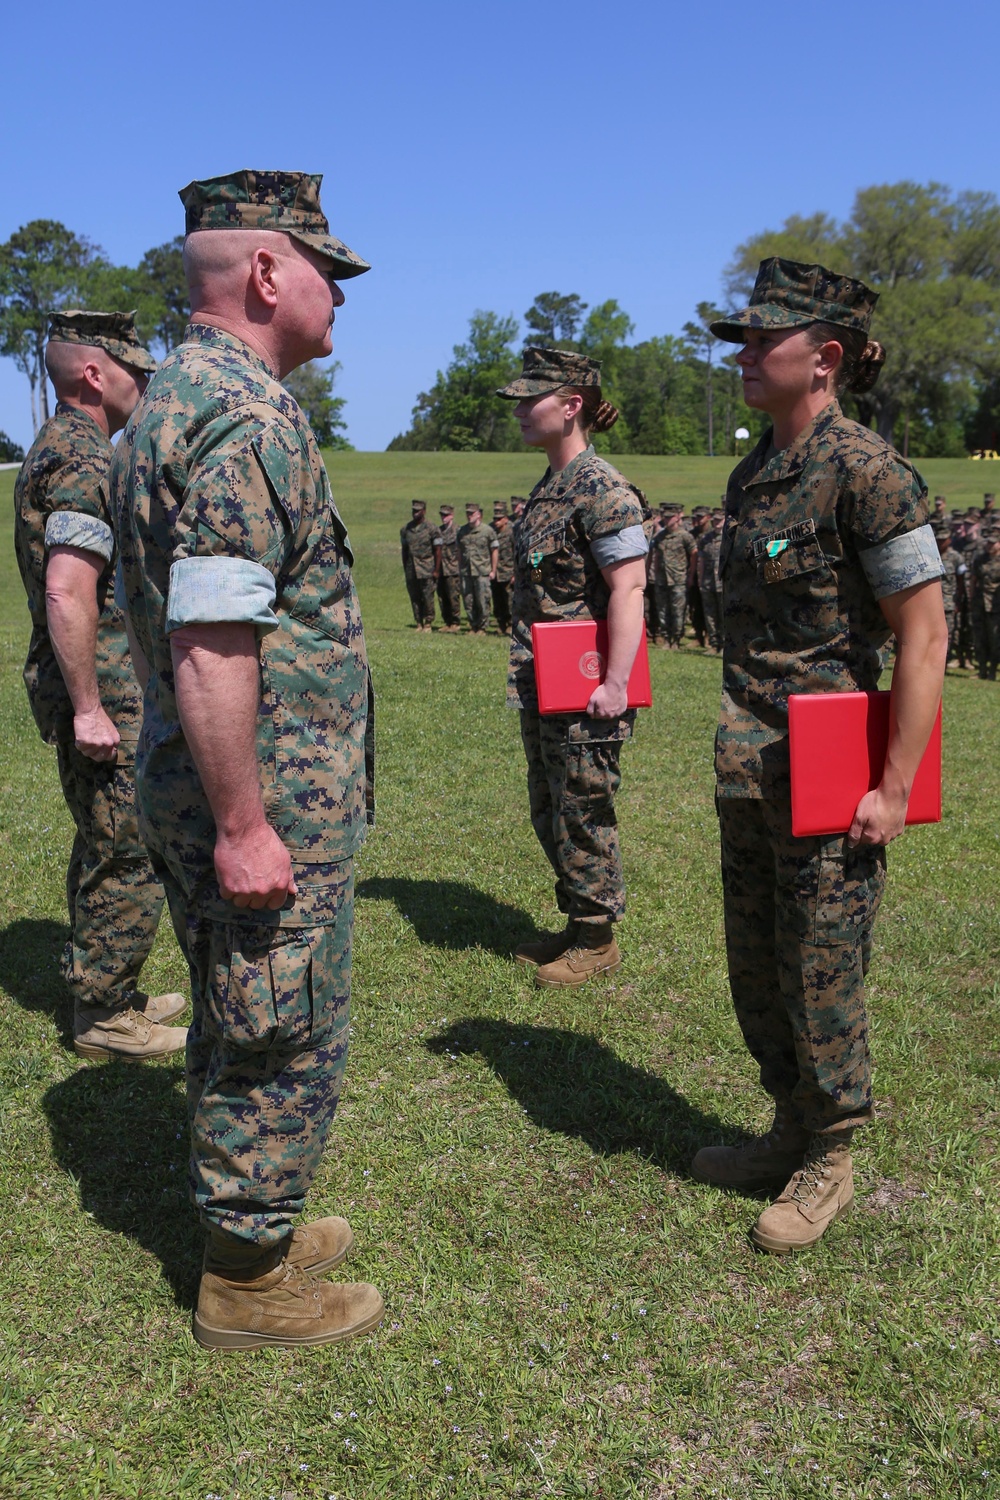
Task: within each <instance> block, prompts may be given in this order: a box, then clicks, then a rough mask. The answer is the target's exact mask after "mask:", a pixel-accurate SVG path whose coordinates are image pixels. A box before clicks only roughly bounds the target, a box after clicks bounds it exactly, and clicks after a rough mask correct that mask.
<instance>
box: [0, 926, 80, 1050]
mask: <svg viewBox="0 0 1000 1500" xmlns="http://www.w3.org/2000/svg"><path fill="white" fill-rule="evenodd" d="M68 941H69V926H68V924H67V923H65V922H53V921H52V920H51V918H49V917H18V918H17V920H16V921H14V922H11V924H10V926H9V927H5V928H3V930H2V931H0V984H2V985H3V987H4V989H5V990H6V991H7V993H8V995H10V997H11V999H12V1000H16V1001H17V1003H18V1005H20V1006H21V1007H22V1009H24V1010H33V1011H38V1012H40V1013H41V1014H42V1015H46V1016H51V1018H52V1020H53V1021H54V1022H55V1024H56V1025H57V1026H58V1028H59V1030H60V1032H61V1033H62V1037H63V1040H64V1041H67V1040H68V1041H70V1042H72V1040H73V1000H72V997H71V996H70V992H69V987H68V985H67V984H66V982H65V980H64V979H63V977H62V975H61V973H60V972H59V959H60V956H61V954H62V951H63V949H64V948H65V946H66V944H67V942H68Z"/></svg>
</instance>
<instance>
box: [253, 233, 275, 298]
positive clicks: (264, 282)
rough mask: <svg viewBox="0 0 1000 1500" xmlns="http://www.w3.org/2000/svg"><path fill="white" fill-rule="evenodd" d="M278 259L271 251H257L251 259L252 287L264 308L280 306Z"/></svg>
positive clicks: (261, 249)
mask: <svg viewBox="0 0 1000 1500" xmlns="http://www.w3.org/2000/svg"><path fill="white" fill-rule="evenodd" d="M277 269H278V257H277V256H276V255H274V254H272V252H271V251H270V250H266V249H263V248H260V249H257V250H255V251H254V252H253V255H252V256H251V257H250V285H251V286H252V288H253V291H254V294H255V295H256V297H257V298H258V299H259V301H260V302H261V303H262V304H263V306H264V307H272V308H273V307H277V305H278V278H277Z"/></svg>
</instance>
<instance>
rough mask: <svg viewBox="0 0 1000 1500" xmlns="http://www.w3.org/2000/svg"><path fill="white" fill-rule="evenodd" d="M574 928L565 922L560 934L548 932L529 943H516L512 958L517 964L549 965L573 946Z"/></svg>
mask: <svg viewBox="0 0 1000 1500" xmlns="http://www.w3.org/2000/svg"><path fill="white" fill-rule="evenodd" d="M574 931H575V926H574V924H573V923H572V922H567V923H566V926H565V928H564V929H563V931H562V932H548V933H546V935H545V936H544V937H542V938H535V939H534V941H533V942H530V943H518V945H517V947H516V948H515V949H514V957H515V958H516V959H517V961H518V963H519V964H536V965H537V964H550V963H553V962H554V961H555V960H556V959H557V958H561V957H562V955H563V954H564V953H565V952H566V949H567V948H571V947H572V946H573V933H574Z"/></svg>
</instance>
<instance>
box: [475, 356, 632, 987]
mask: <svg viewBox="0 0 1000 1500" xmlns="http://www.w3.org/2000/svg"><path fill="white" fill-rule="evenodd" d="M600 379H601V373H600V365H599V364H598V363H597V362H596V360H592V359H587V358H586V357H585V356H584V355H582V354H575V353H573V352H572V351H569V350H564V349H539V348H534V347H529V348H528V349H526V350H525V351H524V368H523V370H522V372H521V375H520V377H519V378H518V379H517V380H514V381H513V382H512V383H511V384H510V385H509V386H506V387H505V388H504V389H503V390H502V391H498V392H497V394H498V395H499V396H503V397H504V398H505V399H506V400H509V401H516V402H517V406H516V407H515V408H514V415H515V417H516V418H517V421H518V425H519V426H520V428H521V436H522V437H523V438H524V441H525V442H526V443H528V444H530V445H531V446H533V447H538V448H544V449H545V452H546V456H547V457H548V460H549V467H548V469H547V470H546V472H545V474H544V475H543V476H542V479H541V480H540V482H539V483H538V484H537V485H536V486H535V488H534V489H533V490H532V492H531V497H530V499H529V500H528V503H527V505H526V507H525V510H524V513H523V515H522V516H521V519H520V520H519V521H518V523H517V528H516V531H515V535H514V560H515V571H514V601H513V624H512V628H511V643H510V672H509V675H508V678H507V703H508V706H509V707H511V708H518V709H520V711H521V739H522V742H523V744H524V753H525V758H526V760H527V763H528V799H529V805H530V808H531V822H532V826H533V827H534V830H535V833H536V834H537V836H538V840H539V842H540V843H541V846H542V848H543V849H544V850H545V853H546V856H547V857H548V860H549V863H550V864H551V865H552V868H553V869H554V871H555V873H556V902H557V904H558V906H559V910H560V911H561V912H562V913H563V914H564V915H565V917H566V928H565V930H564V931H563V932H558V933H553V934H552V935H551V936H549V937H547V938H544V939H542V940H541V941H540V942H534V943H522V944H521V946H520V947H519V948H518V950H517V958H518V959H519V961H520V962H521V963H526V964H534V965H536V970H535V982H536V983H537V984H539V985H560V986H561V985H577V984H584V983H585V982H586V981H587V980H588V979H590V978H592V977H593V976H594V975H596V974H609V973H613V972H614V970H616V969H617V968H619V966H620V964H621V958H620V955H619V952H618V945H617V943H616V942H615V937H614V924H615V923H616V922H617V921H619V920H620V919H621V917H622V915H623V913H624V911H625V883H624V879H623V877H622V862H621V852H620V849H619V845H618V827H617V822H616V819H615V807H614V797H615V792H616V791H617V790H618V785H619V782H620V780H621V773H620V771H619V756H620V754H621V746H622V742H623V741H624V740H626V739H628V738H629V737H630V736H631V733H632V721H633V718H634V710H630V709H629V708H628V704H627V687H628V678H629V672H630V671H631V668H632V663H633V661H634V660H635V654H636V651H637V650H638V647H639V642H640V639H641V637H642V634H643V631H644V628H645V627H644V624H643V614H642V604H643V593H644V591H645V587H646V563H645V558H646V552H647V551H648V543H647V541H646V537H645V534H644V532H643V528H642V521H643V501H642V495H641V493H640V491H639V490H637V489H635V487H634V486H633V485H631V484H629V482H628V480H626V479H624V478H623V477H622V475H621V474H619V473H618V471H617V469H614V468H612V466H611V465H610V464H609V463H606V462H605V461H604V459H602V458H599V457H598V456H597V455H596V454H595V452H594V450H593V447H592V446H591V443H590V434H591V432H604V431H606V430H607V429H608V428H609V427H611V426H612V425H613V424H614V422H615V421H616V420H617V417H618V413H617V412H616V411H615V408H614V407H613V406H611V405H610V404H609V403H608V402H606V401H602V399H601V386H600ZM605 618H606V619H607V622H608V665H607V672H606V675H605V679H604V681H603V682H602V683H601V684H600V686H599V687H596V688H595V689H594V692H593V694H592V696H591V698H590V701H589V703H588V704H587V710H586V713H581V714H545V715H542V714H540V713H539V711H538V694H537V691H536V687H535V673H534V657H533V654H532V646H531V626H532V624H533V623H536V622H539V621H542V620H549V621H553V620H588V619H597V620H602V619H605Z"/></svg>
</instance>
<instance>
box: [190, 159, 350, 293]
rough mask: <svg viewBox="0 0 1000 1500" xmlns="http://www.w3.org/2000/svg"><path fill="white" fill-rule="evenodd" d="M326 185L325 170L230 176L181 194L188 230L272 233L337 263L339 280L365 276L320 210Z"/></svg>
mask: <svg viewBox="0 0 1000 1500" xmlns="http://www.w3.org/2000/svg"><path fill="white" fill-rule="evenodd" d="M322 181H323V176H322V173H320V172H231V173H230V174H229V176H228V177H206V178H205V180H204V181H203V182H189V183H188V185H187V187H186V188H181V190H180V192H179V193H178V195H177V196H178V197H179V198H180V200H181V202H182V203H183V205H184V232H185V234H192V233H194V231H195V230H201V229H272V230H276V231H277V232H278V233H279V234H290V235H291V236H292V238H293V239H296V240H301V242H302V244H303V245H308V246H309V247H310V249H312V250H318V251H319V253H320V255H325V256H326V257H327V259H328V260H332V261H333V264H334V266H335V268H336V270H335V273H334V274H335V276H336V278H337V280H338V281H345V280H346V279H347V278H348V277H349V276H360V275H361V274H362V272H363V271H370V270H371V266H370V265H369V264H368V262H367V261H366V260H362V259H361V256H360V255H355V253H354V251H353V250H349V249H348V248H347V246H346V245H345V244H344V242H343V241H342V240H338V239H337V238H336V237H335V236H334V235H332V234H331V233H330V225H329V223H328V222H327V218H326V215H325V214H324V212H323V210H322V209H321V208H320V206H319V187H320V183H321V182H322Z"/></svg>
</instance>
